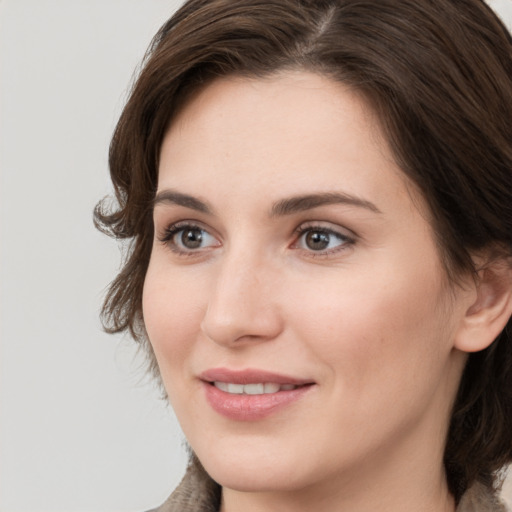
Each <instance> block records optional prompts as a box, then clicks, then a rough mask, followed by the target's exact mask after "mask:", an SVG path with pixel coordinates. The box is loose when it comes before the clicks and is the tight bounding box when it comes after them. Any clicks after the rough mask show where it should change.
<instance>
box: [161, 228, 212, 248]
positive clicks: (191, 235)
mask: <svg viewBox="0 0 512 512" xmlns="http://www.w3.org/2000/svg"><path fill="white" fill-rule="evenodd" d="M161 242H163V243H164V244H165V245H167V246H168V247H169V248H170V249H171V250H173V251H174V252H177V253H178V254H185V253H191V252H197V251H200V250H201V249H207V248H208V247H218V246H219V245H220V243H219V241H218V240H217V239H216V238H215V237H214V236H213V235H211V234H210V233H209V232H208V231H206V230H205V229H204V228H202V227H200V226H196V225H193V224H174V225H173V226H170V227H169V228H167V229H166V230H165V234H164V236H163V237H162V238H161Z"/></svg>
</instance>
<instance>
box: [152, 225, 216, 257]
mask: <svg viewBox="0 0 512 512" xmlns="http://www.w3.org/2000/svg"><path fill="white" fill-rule="evenodd" d="M186 230H189V231H192V230H198V231H202V232H204V233H208V234H209V232H208V230H206V229H205V228H204V227H202V226H201V225H199V224H196V223H194V222H189V221H182V222H177V223H176V224H172V225H170V226H169V227H167V228H166V229H165V230H164V233H163V234H162V236H160V237H159V241H160V242H161V243H162V244H164V245H165V246H166V247H167V248H169V249H170V250H171V251H172V252H174V253H176V254H177V255H178V256H184V257H187V256H197V255H198V254H199V253H200V252H201V250H200V249H198V250H194V249H189V250H183V249H180V248H179V247H178V246H177V244H176V243H175V242H174V241H173V238H174V237H175V236H176V235H177V234H178V233H180V232H181V231H186ZM209 235H210V234H209ZM210 236H212V235H210Z"/></svg>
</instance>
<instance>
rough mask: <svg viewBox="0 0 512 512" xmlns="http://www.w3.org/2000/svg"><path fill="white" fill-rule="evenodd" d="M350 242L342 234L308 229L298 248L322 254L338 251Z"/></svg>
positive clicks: (300, 238) (302, 235) (298, 242)
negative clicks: (333, 250)
mask: <svg viewBox="0 0 512 512" xmlns="http://www.w3.org/2000/svg"><path fill="white" fill-rule="evenodd" d="M347 242H349V240H348V237H345V236H343V235H342V234H341V233H336V232H334V231H330V230H326V229H307V230H305V231H303V233H302V234H301V235H300V237H299V239H298V241H297V247H299V248H300V249H306V250H309V251H315V252H322V251H329V250H331V249H336V248H337V247H340V246H342V245H344V244H346V243H347Z"/></svg>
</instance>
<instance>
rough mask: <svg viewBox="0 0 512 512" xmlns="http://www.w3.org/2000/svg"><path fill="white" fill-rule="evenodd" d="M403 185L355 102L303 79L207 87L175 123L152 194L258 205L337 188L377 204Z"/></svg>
mask: <svg viewBox="0 0 512 512" xmlns="http://www.w3.org/2000/svg"><path fill="white" fill-rule="evenodd" d="M405 180H406V178H405V175H404V174H403V173H402V172H401V170H400V169H399V168H398V166H397V164H396V162H395V160H394V158H393V155H392V153H391V151H390V149H389V146H388V144H387V142H386V140H385V137H384V135H383V133H382V130H381V128H380V123H379V122H378V119H377V118H376V115H375V113H374V111H373V110H372V109H371V108H370V106H369V104H368V103H367V101H365V99H364V98H363V96H362V95H361V94H359V93H358V92H357V91H354V90H353V89H350V88H349V87H347V86H345V85H343V84H340V83H338V82H334V81H333V80H330V79H328V78H326V77H324V76H321V75H317V74H312V73H306V72H288V73H281V74H278V75H274V76H270V77H268V78H265V79H248V78H240V77H230V78H223V79H218V80H216V81H214V82H212V83H211V84H209V85H208V86H206V87H205V88H203V89H202V90H201V91H199V92H197V93H196V94H195V95H194V96H193V97H191V98H190V99H189V101H188V102H187V104H186V105H185V106H184V107H183V108H182V109H181V110H180V112H179V113H178V115H177V116H176V117H175V118H174V119H173V121H172V123H171V125H170V127H169V129H168V131H167V133H166V136H165V138H164V141H163V144H162V149H161V159H160V169H159V189H162V188H165V187H169V188H175V187H176V185H178V186H182V187H184V188H185V189H186V190H185V192H196V191H197V187H198V185H200V184H201V185H202V188H203V191H204V192H205V193H206V191H208V190H213V188H212V187H218V186H219V185H221V184H224V185H225V187H229V193H231V194H232V195H233V194H234V193H235V192H239V193H240V195H242V196H243V195H246V194H247V193H248V191H251V192H252V193H253V195H254V193H258V192H259V193H261V195H262V196H263V197H269V194H270V195H272V194H274V195H275V194H277V193H278V192H279V191H283V193H284V191H285V189H286V191H287V192H290V193H306V192H311V191H312V190H311V189H312V188H317V189H319V190H321V191H322V192H323V191H326V190H330V189H331V188H333V187H336V188H338V187H340V188H342V189H344V190H345V191H347V192H349V193H352V194H355V195H361V194H362V193H364V194H366V195H368V194H369V195H371V196H373V198H374V199H378V198H379V196H384V195H385V194H387V195H388V196H389V195H390V194H391V195H395V194H396V193H397V192H400V193H402V192H403V189H404V186H405ZM293 188H295V189H297V190H288V189H293ZM313 191H314V190H313ZM225 192H227V189H226V190H225ZM218 193H220V191H217V194H218ZM269 198H270V197H269ZM273 199H279V198H278V197H274V198H273ZM388 199H389V197H388Z"/></svg>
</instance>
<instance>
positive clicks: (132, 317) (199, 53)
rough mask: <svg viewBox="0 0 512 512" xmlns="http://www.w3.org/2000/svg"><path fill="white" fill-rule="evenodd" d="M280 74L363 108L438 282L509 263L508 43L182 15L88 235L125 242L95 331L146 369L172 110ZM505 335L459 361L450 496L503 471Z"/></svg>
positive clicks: (191, 10)
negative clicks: (371, 111)
mask: <svg viewBox="0 0 512 512" xmlns="http://www.w3.org/2000/svg"><path fill="white" fill-rule="evenodd" d="M286 69H303V70H308V71H313V72H317V73H321V74H323V75H326V76H328V77H330V78H332V79H334V80H337V81H341V82H343V83H345V84H349V85H350V86H352V87H354V88H356V89H357V90H359V91H360V92H362V93H363V94H364V95H365V97H366V98H367V99H368V100H369V101H370V102H371V104H372V105H373V106H374V108H375V110H376V112H377V114H378V117H379V119H380V120H381V122H382V124H383V127H384V130H385V133H386V134H387V136H388V140H389V143H390V145H391V147H392V149H393V151H394V154H395V157H396V160H397V162H398V164H399V165H400V166H401V168H402V169H403V172H404V173H405V174H406V175H407V176H408V177H409V178H410V179H411V180H412V182H413V183H415V184H416V186H417V187H418V188H419V190H420V191H421V192H422V194H423V196H424V198H425V199H426V201H427V204H428V205H429V207H430V213H431V216H432V220H431V222H432V224H433V227H434V231H435V233H436V236H437V239H438V240H437V241H438V245H439V248H440V254H441V255H442V257H443V261H444V263H445V267H446V269H447V273H448V276H450V277H451V278H452V280H453V281H456V278H457V276H460V275H461V274H467V273H468V272H475V269H474V268H473V263H472V259H471V254H472V252H474V251H478V250H481V249H483V248H489V247H499V248H500V249H501V250H502V251H504V254H506V255H507V256H509V255H510V254H511V253H512V138H511V131H510V127H511V121H512V39H511V36H510V34H509V33H508V32H507V30H506V28H505V27H504V25H503V24H502V23H501V22H500V20H499V19H498V18H497V17H496V15H495V14H494V13H493V12H492V10H491V9H490V8H489V7H488V6H487V5H486V4H485V3H484V2H483V1H481V0H422V1H421V2H418V0H237V1H236V2H234V1H232V0H190V1H188V2H187V3H186V4H185V5H184V6H183V7H182V8H181V9H180V10H178V11H177V13H176V14H175V15H174V16H173V17H172V18H171V19H170V20H169V21H168V22H167V23H165V25H164V26H163V27H162V28H161V29H160V31H159V32H158V33H157V35H156V36H155V38H154V40H153V42H152V44H151V46H150V48H149V50H148V53H147V55H146V57H145V60H144V62H143V67H142V71H141V72H140V74H139V77H138V79H137V81H136V83H135V85H134V87H133V89H132V91H131V96H130V98H129V100H128V102H127V105H126V107H125V109H124V111H123V113H122V115H121V118H120V120H119V123H118V125H117V128H116V130H115V133H114V136H113V139H112V143H111V146H110V160H109V163H110V171H111V177H112V181H113V184H114V189H115V195H116V199H117V203H118V204H117V206H116V207H114V208H111V209H108V208H106V206H105V203H100V204H99V205H98V207H97V208H96V211H95V221H96V224H97V225H98V227H100V229H102V230H103V231H106V232H108V233H109V234H111V235H112V236H115V237H117V238H120V239H130V240H132V246H131V249H130V251H129V253H128V257H127V259H126V261H125V264H124V267H123V268H122V270H121V272H120V273H119V275H118V276H117V277H116V279H115V280H114V281H113V282H112V284H111V286H110V289H109V291H108V294H107V297H106V300H105V303H104V307H103V320H104V325H105V326H106V329H107V330H108V331H109V332H120V331H123V330H126V329H129V330H130V331H131V333H132V335H133V336H134V337H135V339H137V340H139V341H140V342H142V343H143V344H144V345H145V346H146V348H147V350H148V352H149V354H150V360H151V366H152V370H153V371H154V372H155V374H157V368H156V362H155V359H154V356H153V355H152V352H151V347H150V345H149V344H148V342H147V339H146V336H145V332H144V323H143V318H142V287H143V283H144V277H145V273H146V270H147V266H148V262H149V257H150V253H151V246H152V239H153V225H152V200H153V198H154V195H155V191H156V186H157V170H158V160H159V152H160V146H161V142H162V138H163V136H164V133H165V131H166V129H167V127H168V125H169V122H170V120H172V118H173V116H174V115H175V113H176V111H177V109H179V108H180V106H182V105H183V103H184V102H185V100H186V98H187V97H188V96H189V95H190V94H191V93H192V92H194V91H196V90H197V89H198V88H199V87H202V86H203V85H205V84H208V83H209V82H210V81H212V80H213V79H215V78H216V77H219V76H226V75H233V74H236V75H243V76H250V77H263V76H268V75H269V74H272V73H275V72H277V71H281V70H286ZM511 329H512V324H511V321H509V323H508V325H507V328H506V329H505V330H504V331H503V332H502V333H501V335H500V336H499V337H498V338H497V339H496V340H495V342H494V343H493V344H492V345H491V346H490V347H489V348H488V349H486V350H484V351H482V352H479V353H475V354H471V355H470V357H469V360H468V364H467V366H466V369H465V372H464V375H463V378H462V381H461V385H460V389H459V393H458V396H457V399H456V402H455V405H454V409H453V414H452V420H451V425H450V428H449V433H448V439H447V444H446V450H445V468H446V472H447V477H448V483H449V486H450V490H451V491H452V493H453V494H454V495H455V497H456V499H459V498H460V496H461V495H462V493H463V492H464V491H465V490H466V489H467V488H468V486H470V485H471V484H472V483H474V482H475V481H477V480H478V481H480V482H482V483H484V484H485V485H486V486H488V487H489V488H492V487H493V485H495V482H496V474H497V472H498V471H499V470H500V468H502V467H503V466H504V465H505V464H507V463H509V462H510V461H511V460H512V339H511V336H512V330H511Z"/></svg>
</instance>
